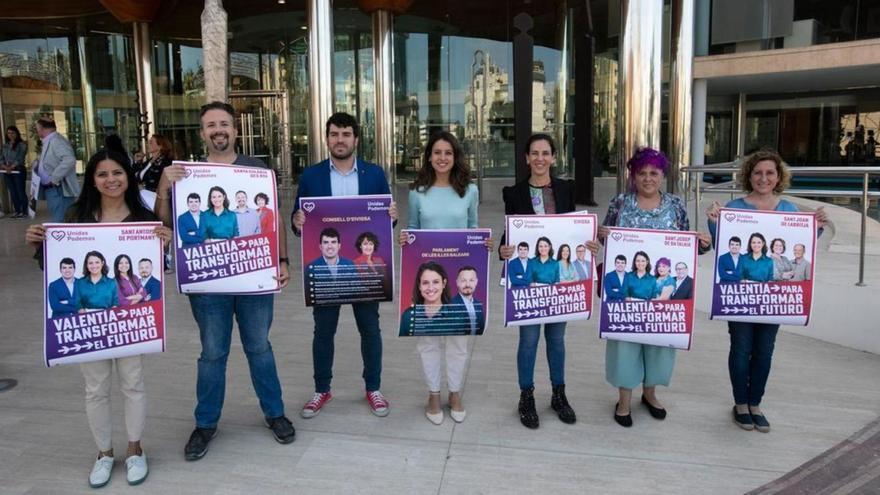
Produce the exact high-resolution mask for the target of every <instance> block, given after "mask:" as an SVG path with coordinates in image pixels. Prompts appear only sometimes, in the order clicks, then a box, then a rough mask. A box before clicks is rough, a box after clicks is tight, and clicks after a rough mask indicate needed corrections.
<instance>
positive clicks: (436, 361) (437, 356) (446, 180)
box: [360, 131, 491, 425]
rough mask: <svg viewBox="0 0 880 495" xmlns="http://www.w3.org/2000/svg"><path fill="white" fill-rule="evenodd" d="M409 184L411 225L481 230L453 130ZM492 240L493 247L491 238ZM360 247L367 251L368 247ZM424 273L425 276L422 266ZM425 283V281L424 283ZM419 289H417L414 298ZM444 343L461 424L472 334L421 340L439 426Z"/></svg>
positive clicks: (438, 140) (452, 405) (434, 143)
mask: <svg viewBox="0 0 880 495" xmlns="http://www.w3.org/2000/svg"><path fill="white" fill-rule="evenodd" d="M409 188H410V191H409V217H408V218H407V228H408V229H465V228H466V229H473V228H477V206H478V204H479V192H478V190H477V186H476V185H474V184H472V183H471V171H470V167H469V166H468V164H467V163H466V162H465V161H464V150H462V148H461V145H460V144H459V142H458V139H456V138H455V136H453V135H452V134H450V133H449V132H446V131H440V132H436V133H434V134H433V135H432V136H431V138H430V139H429V140H428V144H427V146H425V154H424V158H423V160H422V167H421V169H419V175H418V176H417V177H416V179H415V180H414V181H413V182H412V183H411V184H410V186H409ZM406 239H407V235H406V231H405V230H402V231H401V232H400V245H401V246H403V245H404V244H405V243H406ZM489 241H490V242H489V248H490V249H491V239H490V240H489ZM360 249H363V246H361V247H360ZM361 252H362V253H363V251H361ZM441 268H442V267H441ZM425 273H434V274H435V275H437V274H439V273H440V272H437V271H436V270H433V271H427V272H425ZM419 274H422V270H421V269H420V270H419ZM435 278H436V277H435ZM441 278H443V282H444V287H445V288H444V291H445V294H446V297H447V302H448V297H449V288H448V280H447V279H446V277H441ZM421 284H422V281H421V280H420V282H419V286H421ZM415 292H416V291H415V290H414V291H413V295H414V296H415ZM444 342H445V345H446V353H445V354H446V383H447V385H448V387H449V415H450V416H451V417H452V419H453V420H454V421H455V422H457V423H460V422H462V421H464V418H465V415H466V412H465V409H464V405H463V404H462V401H461V386H462V383H463V379H464V370H465V367H466V365H467V360H468V336H467V335H450V336H422V337H419V338H418V342H417V344H416V347H417V348H418V351H419V356H420V357H421V360H422V371H423V372H424V375H425V383H426V384H427V386H428V405H427V408H426V409H425V416H426V417H427V418H428V420H429V421H430V422H431V423H434V424H435V425H439V424H440V423H442V422H443V410H442V409H441V408H440V388H441V383H440V382H441V375H442V374H441V370H442V366H443V345H444Z"/></svg>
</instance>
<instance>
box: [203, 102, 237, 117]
mask: <svg viewBox="0 0 880 495" xmlns="http://www.w3.org/2000/svg"><path fill="white" fill-rule="evenodd" d="M211 110H223V111H224V112H226V113H228V114H229V115H230V116H232V120H235V108H233V107H232V105H230V104H229V103H226V102H223V101H212V102H211V103H205V104H204V105H202V109H201V110H199V121H201V120H202V117H204V116H205V114H206V113H208V112H210V111H211Z"/></svg>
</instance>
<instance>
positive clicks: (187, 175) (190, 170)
mask: <svg viewBox="0 0 880 495" xmlns="http://www.w3.org/2000/svg"><path fill="white" fill-rule="evenodd" d="M192 174H193V171H192V169H191V168H188V169H186V171H185V172H184V173H183V175H184V177H186V178H187V179H188V178H189V176H190V175H192Z"/></svg>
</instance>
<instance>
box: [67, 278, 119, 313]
mask: <svg viewBox="0 0 880 495" xmlns="http://www.w3.org/2000/svg"><path fill="white" fill-rule="evenodd" d="M74 292H76V309H78V310H79V309H109V308H112V307H114V306H119V296H118V295H117V294H116V282H114V281H113V279H111V278H107V276H106V275H105V276H102V277H101V279H100V280H98V283H92V278H91V276H85V277H83V278H78V279H76V282H74Z"/></svg>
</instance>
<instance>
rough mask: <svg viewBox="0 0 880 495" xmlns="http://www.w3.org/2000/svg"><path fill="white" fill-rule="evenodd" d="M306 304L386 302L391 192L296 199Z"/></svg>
mask: <svg viewBox="0 0 880 495" xmlns="http://www.w3.org/2000/svg"><path fill="white" fill-rule="evenodd" d="M299 207H300V208H301V209H302V210H303V212H304V213H305V215H306V223H305V224H304V225H303V229H302V274H303V295H304V296H305V300H306V306H321V305H333V304H349V303H356V302H367V301H390V300H391V299H392V297H393V294H392V291H393V286H392V280H394V260H393V258H392V256H393V250H392V247H393V246H392V245H393V241H392V229H393V226H392V220H391V216H390V215H389V214H388V210H389V208H390V207H391V195H390V194H380V195H366V196H346V197H329V196H328V197H318V198H300V204H299Z"/></svg>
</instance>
